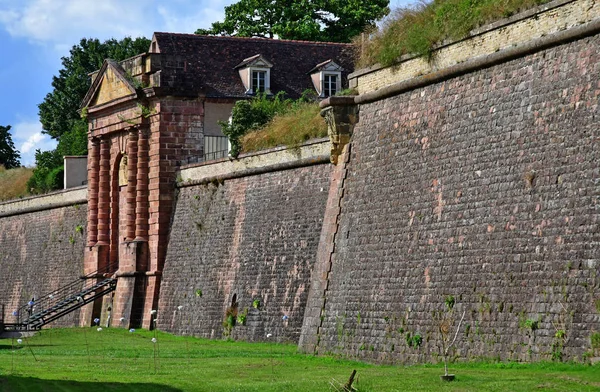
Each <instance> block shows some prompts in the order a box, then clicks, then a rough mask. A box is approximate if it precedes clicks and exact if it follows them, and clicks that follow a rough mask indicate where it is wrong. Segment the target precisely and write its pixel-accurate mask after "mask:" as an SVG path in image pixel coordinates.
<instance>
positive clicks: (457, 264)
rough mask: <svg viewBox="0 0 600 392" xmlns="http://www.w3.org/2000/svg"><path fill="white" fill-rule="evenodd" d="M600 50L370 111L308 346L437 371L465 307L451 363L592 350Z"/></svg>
mask: <svg viewBox="0 0 600 392" xmlns="http://www.w3.org/2000/svg"><path fill="white" fill-rule="evenodd" d="M599 47H600V36H593V37H590V38H585V39H581V40H579V41H575V42H572V43H568V44H563V45H560V46H557V47H554V48H552V49H548V50H544V51H541V52H538V53H535V54H533V55H528V56H525V57H523V58H520V59H517V60H513V61H508V62H506V63H504V64H500V65H496V66H491V67H489V68H486V69H481V70H478V71H476V72H472V73H469V74H466V75H463V76H458V77H455V78H451V79H449V80H446V81H444V82H441V83H436V84H432V85H429V86H426V87H422V88H418V89H415V90H412V91H408V92H405V93H403V94H400V95H397V96H395V97H392V98H388V99H384V100H379V101H376V102H374V103H370V104H365V105H361V106H360V122H359V124H358V125H357V127H356V128H355V130H354V136H353V139H352V148H351V155H350V159H349V162H348V164H347V176H346V179H345V182H344V188H343V191H342V192H339V195H340V205H341V211H340V212H339V214H340V216H339V225H338V226H337V227H336V228H335V230H336V231H337V234H336V236H335V244H334V245H335V253H334V254H333V255H332V270H331V272H330V273H329V275H328V277H329V283H328V290H327V291H326V301H324V304H325V305H324V313H323V315H324V318H323V321H322V323H321V325H320V327H319V328H320V329H318V330H319V332H320V336H317V337H316V338H312V339H308V338H307V339H306V341H312V342H317V344H318V347H317V349H318V351H319V352H335V353H341V354H345V355H347V356H349V357H356V358H360V359H367V360H374V361H406V362H414V361H424V360H431V359H435V358H436V357H437V356H438V354H439V352H440V349H439V345H440V334H439V326H440V324H441V323H440V321H439V320H440V317H445V316H447V315H448V314H447V303H450V302H452V301H454V302H455V303H456V305H455V315H454V318H453V319H454V320H455V324H454V325H455V326H456V323H457V322H458V318H460V314H461V312H462V311H463V310H464V311H466V315H465V322H464V324H463V326H462V328H461V331H460V333H459V338H458V342H457V344H456V352H455V353H452V356H454V355H457V356H458V357H461V358H475V357H486V358H492V357H493V358H497V357H499V358H501V359H515V360H542V359H544V360H550V359H553V358H554V359H556V358H558V357H561V358H562V359H581V356H582V354H584V353H585V352H586V351H589V350H590V335H591V334H592V333H593V332H594V331H598V330H600V308H599V307H598V306H599V304H600V280H599V276H600V260H599V254H600V253H599V248H598V244H599V240H600V230H599V227H598V225H599V223H600V213H599V210H598V206H599V196H600V187H599V184H598V181H599V178H600V170H599V168H598V161H599V159H600V149H599V146H600V143H599V141H600V120H599V117H598V99H599V97H600V84H599V83H598V80H599V79H600V78H599V76H600V55H598V48H599ZM327 219H328V218H327V217H326V220H327ZM322 286H323V285H322ZM324 287H327V285H324ZM321 303H323V301H321ZM440 312H441V313H440ZM440 315H441V316H440ZM452 328H454V327H450V330H452ZM316 331H317V329H316V328H313V329H312V331H311V333H313V334H315V333H317V332H316ZM559 331H564V336H561V334H560V333H558V332H559ZM416 335H418V336H420V337H421V339H422V340H421V341H420V342H418V341H419V339H415V336H416ZM417 343H420V344H417Z"/></svg>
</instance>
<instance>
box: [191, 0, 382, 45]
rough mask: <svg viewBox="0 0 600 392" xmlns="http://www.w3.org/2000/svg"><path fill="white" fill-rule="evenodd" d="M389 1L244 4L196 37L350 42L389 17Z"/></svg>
mask: <svg viewBox="0 0 600 392" xmlns="http://www.w3.org/2000/svg"><path fill="white" fill-rule="evenodd" d="M388 6H389V0H240V1H239V2H237V3H235V4H232V5H230V6H227V7H225V20H224V21H223V22H215V23H213V24H212V26H211V28H210V29H198V30H196V34H205V35H237V36H240V37H265V38H273V37H275V36H277V37H279V38H281V39H294V40H305V41H330V42H350V40H351V39H352V38H353V37H355V36H357V35H358V34H360V33H361V32H362V31H363V30H364V29H365V28H366V27H368V26H372V25H373V24H374V23H375V21H377V20H378V19H381V18H383V17H384V16H385V15H387V14H388V13H389V7H388Z"/></svg>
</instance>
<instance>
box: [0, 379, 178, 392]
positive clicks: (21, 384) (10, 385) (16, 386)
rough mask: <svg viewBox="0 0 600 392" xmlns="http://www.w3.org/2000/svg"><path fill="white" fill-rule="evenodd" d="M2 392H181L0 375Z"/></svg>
mask: <svg viewBox="0 0 600 392" xmlns="http://www.w3.org/2000/svg"><path fill="white" fill-rule="evenodd" d="M0 391H2V392H21V391H23V392H46V391H76V392H77V391H82V392H83V391H85V392H95V391H102V392H106V391H134V392H137V391H139V392H153V391H164V392H182V390H181V389H177V388H173V387H170V386H168V385H161V384H151V383H118V382H101V381H71V380H44V379H41V378H33V377H19V376H15V375H10V376H7V375H0Z"/></svg>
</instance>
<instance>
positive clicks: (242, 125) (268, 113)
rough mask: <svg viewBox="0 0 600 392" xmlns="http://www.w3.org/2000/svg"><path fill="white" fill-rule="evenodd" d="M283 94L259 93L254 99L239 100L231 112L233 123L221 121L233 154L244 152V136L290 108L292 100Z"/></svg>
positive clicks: (220, 123)
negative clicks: (242, 141)
mask: <svg viewBox="0 0 600 392" xmlns="http://www.w3.org/2000/svg"><path fill="white" fill-rule="evenodd" d="M283 94H284V93H283V92H281V93H278V94H277V95H275V96H274V97H269V96H267V95H266V94H259V95H257V96H256V97H255V98H254V99H252V100H248V101H237V102H236V103H235V105H234V106H233V110H232V112H231V119H232V120H231V123H229V122H226V121H221V122H219V125H220V126H221V129H222V131H223V134H224V135H225V136H227V137H228V138H229V141H230V142H231V151H230V154H231V155H232V156H234V157H236V156H238V155H239V154H240V152H242V143H241V138H242V136H244V135H245V134H246V133H248V132H250V131H251V130H254V129H258V128H260V127H262V126H263V125H265V124H267V123H268V122H269V121H271V119H272V118H273V117H274V116H275V115H276V114H278V113H284V112H285V111H287V110H288V107H289V106H290V105H291V101H290V100H286V99H284V98H283Z"/></svg>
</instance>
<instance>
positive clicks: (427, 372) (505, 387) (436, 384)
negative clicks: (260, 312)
mask: <svg viewBox="0 0 600 392" xmlns="http://www.w3.org/2000/svg"><path fill="white" fill-rule="evenodd" d="M154 336H156V337H157V339H158V346H155V345H154V344H153V343H152V342H151V338H152V337H154ZM86 342H87V344H86ZM12 344H13V341H12V340H11V339H7V340H0V391H27V392H30V391H85V392H93V391H103V392H104V391H143V392H152V391H167V392H174V391H330V390H333V389H332V388H331V386H330V382H331V381H332V379H336V380H337V381H339V382H342V383H343V382H345V381H346V380H347V379H348V377H349V375H350V373H351V371H352V370H353V369H357V371H358V381H357V383H355V386H356V387H358V390H359V391H432V390H436V391H437V390H439V391H531V390H539V391H597V390H599V389H600V371H599V370H600V369H598V367H597V366H595V367H592V366H587V365H577V364H548V363H541V364H532V365H527V364H516V363H508V364H503V363H467V364H455V365H452V366H451V370H452V372H453V373H456V374H457V380H456V381H455V382H453V383H442V382H441V381H440V380H439V375H440V374H442V373H443V366H442V365H420V366H378V365H369V364H365V363H359V362H353V361H347V360H339V359H335V358H331V357H314V356H306V355H301V354H298V353H297V352H296V346H295V345H287V344H277V343H273V344H269V343H244V342H227V341H215V340H206V339H197V338H191V337H176V336H172V335H169V334H166V333H161V332H158V333H157V334H156V335H155V334H154V332H148V331H136V332H135V333H129V332H127V331H126V330H123V329H112V328H111V329H107V328H105V329H103V330H102V331H100V332H98V331H97V330H96V329H95V328H85V329H83V328H76V329H51V330H44V331H43V332H41V333H39V334H38V335H36V336H35V337H33V338H30V339H27V340H24V341H23V343H22V344H21V345H18V344H17V343H16V341H14V345H15V349H14V350H13V349H12ZM155 348H156V349H157V357H156V365H155V359H154V355H155V351H154V349H155ZM88 351H89V356H88ZM34 355H35V358H34ZM155 366H156V371H155Z"/></svg>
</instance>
